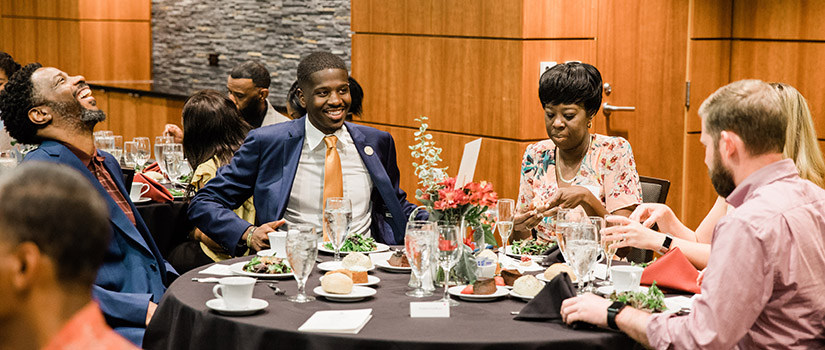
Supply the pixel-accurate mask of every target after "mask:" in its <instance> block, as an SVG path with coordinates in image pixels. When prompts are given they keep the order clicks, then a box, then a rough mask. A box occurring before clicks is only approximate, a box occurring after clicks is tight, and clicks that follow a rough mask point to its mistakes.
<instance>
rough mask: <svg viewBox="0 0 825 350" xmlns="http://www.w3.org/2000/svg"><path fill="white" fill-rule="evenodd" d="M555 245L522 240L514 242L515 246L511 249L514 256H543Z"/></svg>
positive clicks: (546, 242) (539, 241)
mask: <svg viewBox="0 0 825 350" xmlns="http://www.w3.org/2000/svg"><path fill="white" fill-rule="evenodd" d="M555 244H556V243H553V242H548V241H541V240H535V239H522V240H518V241H513V244H512V245H511V246H510V248H511V252H513V254H520V255H542V254H544V252H546V251H547V250H548V249H550V247H552V246H553V245H555Z"/></svg>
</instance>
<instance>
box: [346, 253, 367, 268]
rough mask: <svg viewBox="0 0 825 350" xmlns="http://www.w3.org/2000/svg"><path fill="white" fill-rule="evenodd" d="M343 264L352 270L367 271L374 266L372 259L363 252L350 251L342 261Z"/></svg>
mask: <svg viewBox="0 0 825 350" xmlns="http://www.w3.org/2000/svg"><path fill="white" fill-rule="evenodd" d="M341 266H342V267H343V268H345V269H347V270H351V271H367V270H369V269H371V268H372V260H370V258H369V257H368V256H366V255H364V254H363V253H360V252H354V253H349V254H348V255H347V256H345V257H344V259H343V260H342V261H341Z"/></svg>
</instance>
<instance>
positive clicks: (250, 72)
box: [229, 61, 272, 89]
mask: <svg viewBox="0 0 825 350" xmlns="http://www.w3.org/2000/svg"><path fill="white" fill-rule="evenodd" d="M229 76H230V77H232V79H252V83H253V84H255V86H257V87H259V88H262V89H269V85H270V84H272V77H270V76H269V70H267V69H266V67H264V65H263V64H260V63H258V62H255V61H246V62H244V63H241V64H239V65H237V66H235V68H232V71H231V72H229Z"/></svg>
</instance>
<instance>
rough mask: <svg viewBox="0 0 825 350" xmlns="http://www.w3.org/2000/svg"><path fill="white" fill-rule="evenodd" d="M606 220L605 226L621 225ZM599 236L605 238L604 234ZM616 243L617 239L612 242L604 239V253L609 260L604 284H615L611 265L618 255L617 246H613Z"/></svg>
mask: <svg viewBox="0 0 825 350" xmlns="http://www.w3.org/2000/svg"><path fill="white" fill-rule="evenodd" d="M605 221H606V225H605V226H604V227H611V226H618V225H619V224H618V223H615V222H610V220H605ZM599 238H603V236H602V235H601V234H600V235H599ZM615 243H617V242H615V241H612V242H605V241H602V248H603V249H604V253H605V257H604V258H605V259H606V261H607V262H606V264H607V278H606V279H605V280H604V281H602V283H601V285H602V286H612V285H613V276H611V272H610V267H611V266H612V265H613V257H615V256H616V248H613V244H615Z"/></svg>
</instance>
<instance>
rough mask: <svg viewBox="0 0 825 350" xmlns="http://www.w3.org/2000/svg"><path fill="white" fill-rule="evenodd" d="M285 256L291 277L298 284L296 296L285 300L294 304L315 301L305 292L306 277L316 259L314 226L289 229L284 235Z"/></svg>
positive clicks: (316, 246)
mask: <svg viewBox="0 0 825 350" xmlns="http://www.w3.org/2000/svg"><path fill="white" fill-rule="evenodd" d="M286 256H287V258H288V259H289V266H290V268H292V275H293V276H295V280H296V281H297V282H298V294H296V295H293V296H290V297H289V298H287V300H289V301H291V302H294V303H307V302H310V301H313V300H315V297H313V296H309V295H307V294H306V290H305V289H306V282H307V277H309V273H310V272H312V268H313V266H315V258H317V257H318V235H317V234H316V233H315V226H312V225H296V226H295V227H294V228H293V227H290V229H289V231H287V234H286Z"/></svg>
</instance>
